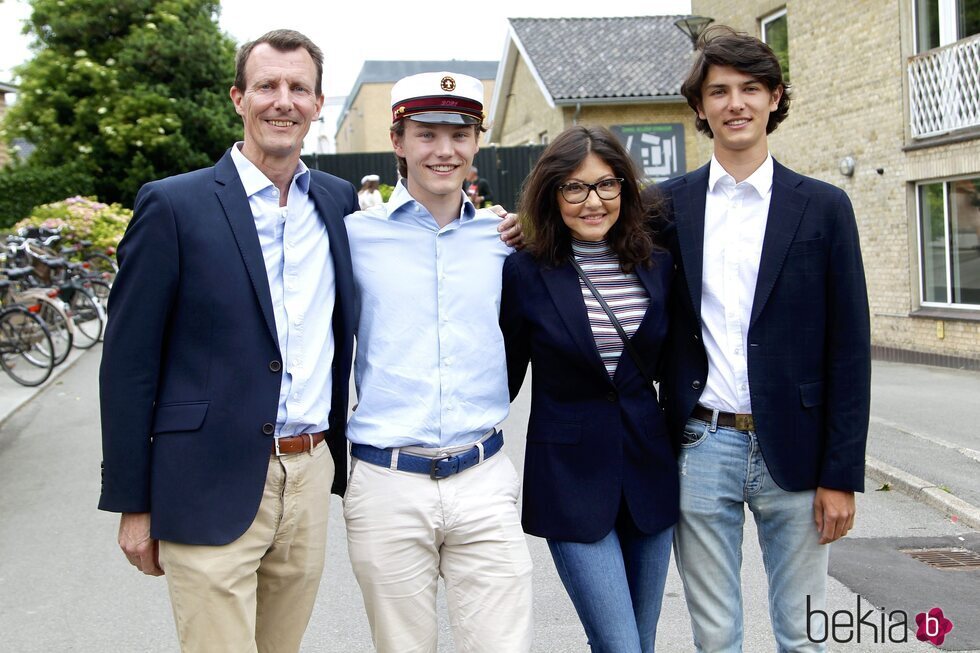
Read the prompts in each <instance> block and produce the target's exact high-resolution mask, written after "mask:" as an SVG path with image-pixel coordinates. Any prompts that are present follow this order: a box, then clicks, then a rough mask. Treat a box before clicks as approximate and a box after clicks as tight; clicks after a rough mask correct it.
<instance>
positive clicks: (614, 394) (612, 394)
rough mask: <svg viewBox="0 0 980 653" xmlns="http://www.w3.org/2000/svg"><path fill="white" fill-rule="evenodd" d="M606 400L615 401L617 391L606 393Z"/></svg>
mask: <svg viewBox="0 0 980 653" xmlns="http://www.w3.org/2000/svg"><path fill="white" fill-rule="evenodd" d="M606 400H607V401H611V402H615V401H616V393H615V392H610V393H609V394H607V395H606Z"/></svg>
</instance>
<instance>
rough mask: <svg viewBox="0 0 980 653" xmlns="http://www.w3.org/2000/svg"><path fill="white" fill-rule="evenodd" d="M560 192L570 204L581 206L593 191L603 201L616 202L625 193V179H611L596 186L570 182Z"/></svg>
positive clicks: (604, 180)
mask: <svg viewBox="0 0 980 653" xmlns="http://www.w3.org/2000/svg"><path fill="white" fill-rule="evenodd" d="M558 191H559V192H560V193H561V196H562V197H564V198H565V201H566V202H568V203H569V204H581V203H582V202H584V201H585V200H587V199H589V193H591V192H592V191H595V194H596V195H597V196H598V197H599V199H601V200H614V199H616V198H617V197H619V194H620V193H622V192H623V178H622V177H611V178H609V179H603V180H602V181H597V182H596V183H594V184H583V183H582V182H580V181H570V182H568V183H567V184H562V185H561V186H559V187H558Z"/></svg>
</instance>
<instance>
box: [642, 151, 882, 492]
mask: <svg viewBox="0 0 980 653" xmlns="http://www.w3.org/2000/svg"><path fill="white" fill-rule="evenodd" d="M708 169H709V166H708V165H705V166H704V167H702V168H699V169H698V170H695V171H694V172H691V173H689V174H687V175H684V176H682V177H678V178H675V179H671V180H668V181H666V182H664V183H663V184H661V185H660V187H659V189H660V191H661V192H662V193H663V195H664V196H665V200H666V202H667V210H668V214H672V217H673V220H672V222H671V224H670V225H669V226H668V227H667V228H666V229H665V231H664V237H665V239H666V240H667V242H668V243H669V246H670V249H671V251H672V253H673V254H674V261H675V264H676V265H677V267H678V274H677V275H676V276H675V278H674V291H673V294H672V301H671V306H670V311H669V312H670V315H671V330H670V337H669V340H668V342H669V344H668V345H667V351H668V352H669V355H668V356H667V357H666V359H665V368H664V369H665V372H664V378H663V382H662V385H661V401H662V403H663V406H664V411H665V412H666V415H667V421H668V424H669V426H670V430H671V434H672V435H673V436H674V437H676V438H678V439H679V438H680V435H681V433H682V431H683V429H684V423H685V422H686V420H687V419H688V417H689V416H690V415H691V411H692V410H693V409H694V406H695V404H696V403H697V402H698V398H699V397H700V396H701V392H702V390H703V389H704V383H705V380H706V379H707V376H708V359H707V355H706V354H705V350H704V344H703V342H702V341H701V272H702V267H703V263H704V256H703V253H704V210H705V196H706V193H707V189H708ZM748 343H749V347H748V372H749V393H750V397H751V400H752V415H753V418H754V421H755V428H756V433H757V436H758V440H759V446H760V449H761V450H762V455H763V458H764V459H765V461H766V466H767V467H768V468H769V472H770V474H772V477H773V479H774V480H775V481H776V483H777V484H778V485H779V486H780V487H781V488H783V489H785V490H789V491H802V490H811V489H814V488H816V487H818V486H819V487H826V488H832V489H837V490H853V491H861V490H863V489H864V451H865V444H866V441H867V435H868V419H869V413H870V406H871V335H870V318H869V313H868V294H867V289H866V285H865V279H864V266H863V264H862V262H861V249H860V244H859V242H858V230H857V224H856V222H855V220H854V209H853V208H852V207H851V202H850V200H849V199H848V197H847V194H846V193H844V191H842V190H841V189H839V188H837V187H836V186H832V185H830V184H827V183H824V182H821V181H818V180H816V179H811V178H809V177H804V176H802V175H799V174H797V173H795V172H793V171H792V170H790V169H788V168H786V167H785V166H783V165H781V164H779V163H778V162H774V164H773V185H772V199H771V202H770V205H769V216H768V222H767V224H766V233H765V238H764V240H763V245H762V259H761V261H760V265H759V278H758V282H757V284H756V289H755V296H754V299H753V304H752V313H751V317H750V321H749V331H748Z"/></svg>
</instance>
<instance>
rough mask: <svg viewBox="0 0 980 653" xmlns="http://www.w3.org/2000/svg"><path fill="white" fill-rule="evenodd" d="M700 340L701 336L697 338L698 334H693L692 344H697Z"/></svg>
mask: <svg viewBox="0 0 980 653" xmlns="http://www.w3.org/2000/svg"><path fill="white" fill-rule="evenodd" d="M700 339H701V336H699V335H698V334H696V333H695V334H694V342H697V341H698V340H700Z"/></svg>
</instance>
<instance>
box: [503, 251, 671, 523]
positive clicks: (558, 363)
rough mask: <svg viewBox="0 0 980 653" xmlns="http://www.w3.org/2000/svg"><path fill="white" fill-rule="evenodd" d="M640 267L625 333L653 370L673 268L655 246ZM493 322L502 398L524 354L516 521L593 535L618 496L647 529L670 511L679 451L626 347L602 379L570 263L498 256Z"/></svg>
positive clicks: (614, 510) (611, 517) (519, 375)
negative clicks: (639, 292) (527, 403)
mask: <svg viewBox="0 0 980 653" xmlns="http://www.w3.org/2000/svg"><path fill="white" fill-rule="evenodd" d="M652 261H653V266H652V267H650V268H645V267H639V268H638V269H637V270H636V272H637V276H638V277H639V279H640V282H641V283H642V284H643V286H644V287H645V288H646V290H647V292H648V293H649V294H650V307H649V308H648V309H647V313H646V315H645V316H644V318H643V321H642V322H641V324H640V326H639V327H638V329H637V330H636V333H635V334H634V335H633V337H632V343H633V344H634V345H635V347H636V349H637V350H638V351H639V353H640V356H641V357H642V359H643V363H644V367H646V369H647V370H648V372H649V373H650V374H655V373H656V370H657V369H658V368H659V361H660V357H661V347H662V344H663V342H664V340H665V338H666V335H667V315H666V313H665V310H664V309H665V306H666V299H667V297H666V296H667V293H668V291H669V288H670V285H671V279H672V277H673V273H674V266H673V262H672V259H671V256H670V254H669V253H667V252H659V251H658V252H655V253H654V254H653V256H652ZM500 324H501V329H502V331H503V334H504V340H505V343H506V347H507V372H508V375H509V380H510V396H511V400H513V398H514V397H515V396H516V395H517V393H518V391H519V390H520V389H521V385H522V384H523V381H524V376H525V373H526V371H527V365H528V362H530V363H531V366H532V369H533V373H532V375H531V415H530V419H529V421H528V425H527V451H526V455H525V458H524V505H523V514H522V523H523V526H524V530H525V531H526V532H528V533H530V534H532V535H537V536H539V537H547V538H551V539H556V540H564V541H573V542H595V541H597V540H599V539H601V538H603V537H604V536H605V535H606V534H608V533H609V531H610V530H612V528H613V526H614V525H615V523H616V516H617V514H618V511H619V507H620V504H621V502H622V500H623V498H625V501H626V504H627V505H628V506H629V511H630V513H631V514H632V516H633V520H634V522H635V523H636V525H637V527H638V528H639V529H640V530H641V531H643V532H644V533H649V534H653V533H656V532H658V531H661V530H663V529H664V528H666V527H668V526H671V525H673V524H674V523H675V522H676V521H677V517H678V478H677V460H676V457H675V455H674V451H673V449H672V447H671V444H670V440H669V438H668V436H667V428H666V425H665V423H664V417H663V413H662V411H661V409H660V405H659V404H658V402H657V397H656V394H655V391H654V389H653V388H649V387H647V384H646V381H645V380H644V377H643V374H642V373H641V372H640V370H639V369H638V368H637V366H636V364H635V363H634V361H633V359H632V357H631V356H630V355H629V353H628V352H627V351H626V350H625V349H624V350H623V354H622V356H621V357H620V360H619V364H618V367H617V369H616V374H615V376H614V378H612V379H610V378H609V375H608V374H607V373H606V368H605V367H604V366H603V364H602V360H601V358H600V356H599V351H598V349H597V347H596V344H595V338H594V337H593V335H592V328H591V326H590V325H589V319H588V316H587V314H586V309H585V301H584V299H583V296H582V289H581V286H580V285H579V277H578V275H577V274H576V272H575V269H574V268H573V267H572V266H571V265H570V264H569V263H567V262H566V263H564V264H562V265H561V266H559V267H555V268H551V267H547V266H544V265H542V264H541V263H539V262H538V261H536V260H535V259H534V258H533V257H532V256H531V255H530V254H529V253H528V252H526V251H522V252H518V253H516V254H513V255H512V256H510V257H509V258H508V259H507V260H506V261H505V263H504V272H503V292H502V299H501V310H500Z"/></svg>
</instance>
